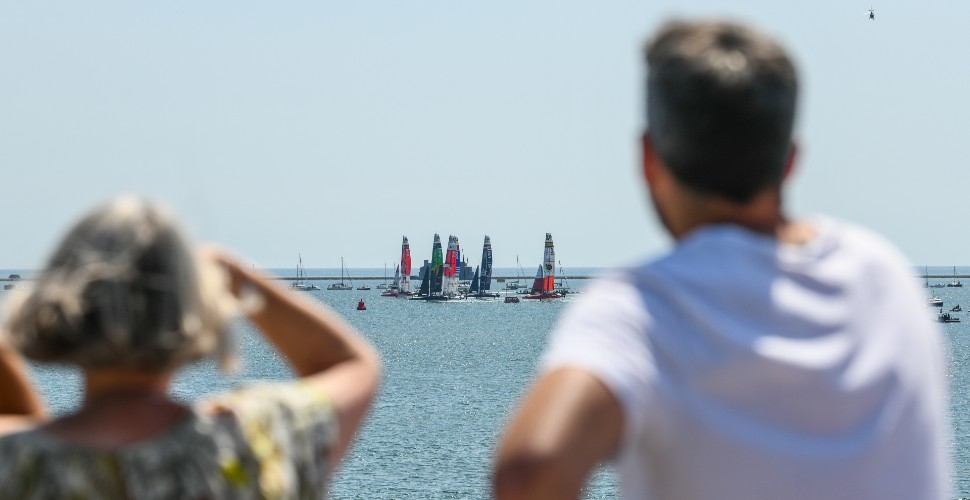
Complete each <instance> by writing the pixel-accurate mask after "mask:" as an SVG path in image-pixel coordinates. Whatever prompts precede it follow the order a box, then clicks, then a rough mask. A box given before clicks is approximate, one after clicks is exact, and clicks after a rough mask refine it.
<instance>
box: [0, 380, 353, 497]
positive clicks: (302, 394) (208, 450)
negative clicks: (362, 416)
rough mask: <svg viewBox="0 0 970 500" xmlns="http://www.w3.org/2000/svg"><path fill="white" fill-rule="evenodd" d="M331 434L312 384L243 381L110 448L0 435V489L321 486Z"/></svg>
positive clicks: (197, 490) (95, 492)
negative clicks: (146, 435)
mask: <svg viewBox="0 0 970 500" xmlns="http://www.w3.org/2000/svg"><path fill="white" fill-rule="evenodd" d="M336 435H337V420H336V416H335V414H334V411H333V409H332V408H331V405H330V403H329V400H328V398H327V397H326V394H324V393H322V392H321V391H320V390H319V389H318V388H315V387H313V386H312V385H310V384H305V383H301V382H290V383H265V382H263V383H252V384H247V385H246V386H245V387H241V388H239V389H235V390H232V391H229V392H226V393H222V394H217V395H214V396H211V397H208V398H204V399H203V400H201V401H200V402H199V403H197V404H196V405H195V406H194V407H193V408H192V411H190V412H187V413H186V415H185V416H184V418H183V419H181V420H180V421H179V422H177V423H176V424H175V425H173V426H172V427H171V428H169V429H167V430H166V431H165V432H164V433H163V434H160V435H158V436H155V437H153V438H152V439H148V440H145V441H143V442H139V443H134V444H131V445H127V446H124V447H120V448H117V449H110V450H100V449H96V448H91V447H85V446H79V445H76V444H72V443H70V442H67V441H63V440H61V439H59V438H57V437H56V436H53V435H50V434H49V433H45V432H44V431H43V429H33V430H28V431H24V432H19V433H15V434H10V435H7V436H4V437H2V438H0V463H2V464H4V467H0V491H4V492H9V491H21V492H25V493H28V492H29V493H30V494H34V493H38V492H39V494H40V496H39V497H38V498H56V497H64V496H69V495H70V494H75V493H78V494H82V496H93V497H106V498H112V497H116V496H114V495H112V494H111V493H110V492H108V491H107V490H105V489H104V488H105V487H111V488H114V487H120V488H123V489H124V490H126V491H127V492H128V493H129V494H131V493H137V495H135V496H136V497H137V498H178V497H184V496H191V497H200V498H201V497H211V498H232V497H233V496H234V495H235V494H234V493H232V492H236V493H239V492H244V491H245V492H259V494H260V495H262V496H265V497H274V496H279V495H283V496H287V495H290V494H293V493H294V492H318V493H321V494H322V492H323V491H325V489H323V488H325V485H326V484H327V479H328V477H329V473H330V465H331V463H330V458H329V454H328V453H327V452H328V450H329V449H330V448H331V446H332V445H333V443H334V440H335V439H336ZM200 471H203V472H204V474H201V475H200V474H199V472H200ZM135 477H139V478H141V479H139V480H138V481H137V482H132V481H130V480H129V478H135ZM68 479H70V481H67V480H68ZM66 481H67V482H66ZM68 483H70V484H68ZM25 488H26V489H25ZM38 488H40V489H38ZM109 489H110V488H109ZM158 492H165V493H164V494H162V495H161V496H159V495H155V493H158ZM30 494H28V495H27V496H30ZM4 498H6V497H4ZM117 498H120V497H117Z"/></svg>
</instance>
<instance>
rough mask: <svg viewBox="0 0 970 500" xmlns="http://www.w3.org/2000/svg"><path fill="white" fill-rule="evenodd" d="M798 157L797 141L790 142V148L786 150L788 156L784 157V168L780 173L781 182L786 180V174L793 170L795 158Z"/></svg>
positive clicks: (788, 174)
mask: <svg viewBox="0 0 970 500" xmlns="http://www.w3.org/2000/svg"><path fill="white" fill-rule="evenodd" d="M797 158H798V143H796V142H795V141H794V140H792V142H791V150H789V151H788V158H787V159H785V170H784V171H783V172H782V174H781V180H782V182H784V181H787V180H788V176H790V175H791V173H792V171H794V170H795V160H796V159H797Z"/></svg>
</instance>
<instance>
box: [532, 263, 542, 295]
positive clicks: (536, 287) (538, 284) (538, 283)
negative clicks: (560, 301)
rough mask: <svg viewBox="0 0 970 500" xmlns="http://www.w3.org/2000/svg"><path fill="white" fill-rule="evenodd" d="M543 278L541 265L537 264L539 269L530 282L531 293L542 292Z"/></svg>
mask: <svg viewBox="0 0 970 500" xmlns="http://www.w3.org/2000/svg"><path fill="white" fill-rule="evenodd" d="M543 286H544V284H543V279H542V266H539V271H538V272H536V279H535V281H533V282H532V290H531V292H532V293H542V292H543V288H542V287H543Z"/></svg>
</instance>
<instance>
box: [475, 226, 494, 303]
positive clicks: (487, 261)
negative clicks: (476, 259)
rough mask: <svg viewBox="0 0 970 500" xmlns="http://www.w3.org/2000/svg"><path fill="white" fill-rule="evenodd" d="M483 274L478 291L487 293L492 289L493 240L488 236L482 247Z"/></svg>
mask: <svg viewBox="0 0 970 500" xmlns="http://www.w3.org/2000/svg"><path fill="white" fill-rule="evenodd" d="M481 270H482V274H481V277H480V278H479V279H480V280H481V283H480V284H479V287H478V289H479V290H481V291H483V292H485V291H488V290H489V289H491V288H492V240H491V239H490V238H489V237H488V236H487V235H486V236H485V244H484V245H482V265H481Z"/></svg>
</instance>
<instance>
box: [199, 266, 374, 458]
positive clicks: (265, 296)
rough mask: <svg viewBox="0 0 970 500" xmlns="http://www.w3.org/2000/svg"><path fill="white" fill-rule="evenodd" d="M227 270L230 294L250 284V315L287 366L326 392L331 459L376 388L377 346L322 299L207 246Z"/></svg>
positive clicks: (344, 443)
mask: <svg viewBox="0 0 970 500" xmlns="http://www.w3.org/2000/svg"><path fill="white" fill-rule="evenodd" d="M210 255H211V256H212V257H213V258H214V259H215V260H216V262H218V263H220V264H222V265H223V266H225V268H226V269H228V270H229V274H230V276H231V286H232V289H233V293H235V294H236V296H241V295H242V294H244V292H243V291H242V290H243V289H244V288H246V287H251V288H252V289H253V290H254V291H256V292H258V293H259V295H261V296H262V302H263V305H262V307H261V308H260V309H259V310H258V311H255V312H253V313H251V314H250V316H249V318H250V320H251V321H252V322H253V323H255V324H256V326H257V327H259V329H260V330H262V332H263V334H264V335H265V336H266V338H267V339H269V341H270V342H272V343H273V345H275V346H276V348H277V349H279V351H280V352H281V353H282V354H283V355H284V356H285V357H286V359H287V360H288V361H289V363H290V365H291V366H292V367H293V370H294V371H295V372H296V373H297V374H298V375H299V376H300V377H302V378H303V380H305V381H306V382H309V383H312V384H315V385H316V386H317V387H319V388H320V389H321V390H323V391H324V392H325V393H326V394H327V395H328V396H329V398H330V400H331V401H332V403H333V405H334V409H335V410H336V412H337V415H338V418H339V419H340V434H339V437H338V441H337V443H335V446H334V449H333V453H334V456H333V458H334V460H335V461H336V460H339V458H340V457H342V456H343V454H344V452H345V451H346V450H347V447H348V445H349V444H350V442H351V441H352V440H353V437H354V433H355V432H356V430H357V427H358V426H359V425H360V424H361V422H362V420H363V418H364V415H365V414H366V413H367V409H368V408H369V407H370V404H371V401H372V400H373V398H374V394H375V392H376V391H377V387H378V384H379V383H380V376H381V362H380V359H379V358H378V356H377V352H376V351H375V350H374V348H373V347H372V346H371V344H370V343H369V342H367V341H366V340H365V339H364V338H363V337H361V336H360V335H359V334H358V333H357V332H356V331H355V330H354V329H353V327H351V326H350V325H349V324H348V323H347V322H346V321H344V319H343V318H341V317H340V316H339V315H337V314H336V313H334V312H333V311H331V310H330V309H329V308H327V307H326V306H325V305H323V304H320V303H317V302H312V301H310V300H308V299H306V298H304V297H302V296H300V295H297V294H294V293H292V292H289V291H287V290H284V289H283V288H281V287H279V286H277V285H276V284H274V283H272V282H271V280H270V278H269V277H268V276H266V275H264V274H262V273H260V272H257V271H255V270H251V269H248V268H246V266H245V265H241V264H240V263H239V262H238V261H237V260H236V259H234V258H232V257H229V256H228V255H226V254H225V253H222V252H218V251H215V252H210Z"/></svg>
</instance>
